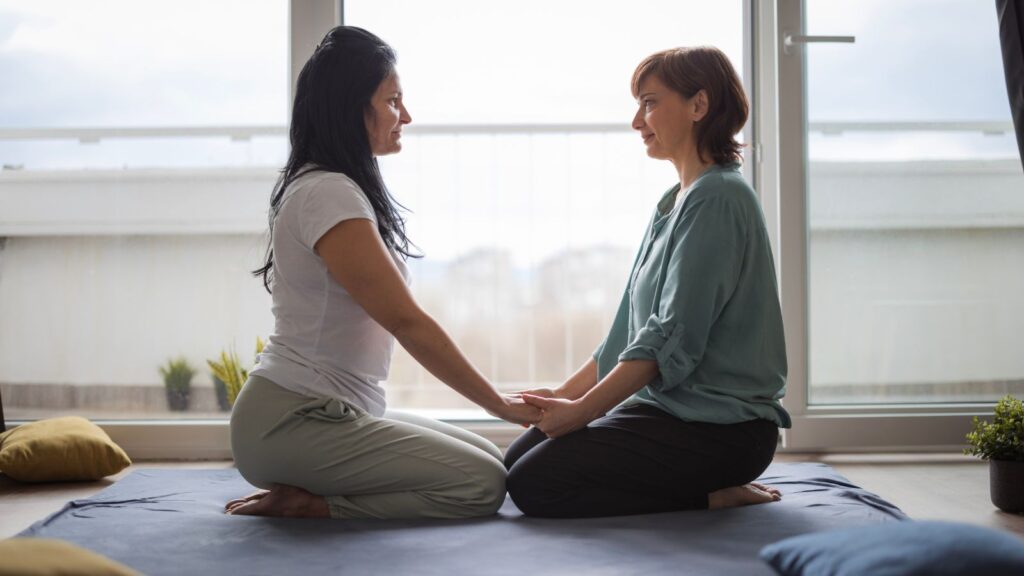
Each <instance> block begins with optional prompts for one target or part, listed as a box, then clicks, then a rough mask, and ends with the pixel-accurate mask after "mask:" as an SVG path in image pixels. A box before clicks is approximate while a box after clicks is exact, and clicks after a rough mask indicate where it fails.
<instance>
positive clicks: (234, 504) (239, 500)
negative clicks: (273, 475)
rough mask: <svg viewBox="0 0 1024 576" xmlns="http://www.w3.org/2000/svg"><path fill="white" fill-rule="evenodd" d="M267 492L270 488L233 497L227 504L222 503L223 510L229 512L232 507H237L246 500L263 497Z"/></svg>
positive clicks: (250, 500)
mask: <svg viewBox="0 0 1024 576" xmlns="http://www.w3.org/2000/svg"><path fill="white" fill-rule="evenodd" d="M269 493H270V490H260V491H259V492H253V493H252V494H249V495H248V496H246V497H245V498H235V499H234V500H231V501H229V502H228V503H227V504H225V505H224V511H225V512H231V510H232V509H233V508H238V507H239V506H241V505H242V504H245V503H246V502H252V501H253V500H259V499H260V498H263V497H264V496H266V495H267V494H269Z"/></svg>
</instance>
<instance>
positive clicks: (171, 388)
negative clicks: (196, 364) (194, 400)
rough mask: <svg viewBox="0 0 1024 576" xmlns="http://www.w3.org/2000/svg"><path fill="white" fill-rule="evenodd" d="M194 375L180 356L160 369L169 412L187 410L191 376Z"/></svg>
mask: <svg viewBox="0 0 1024 576" xmlns="http://www.w3.org/2000/svg"><path fill="white" fill-rule="evenodd" d="M195 373H196V371H195V370H194V369H193V368H192V366H189V363H188V361H187V360H185V358H183V357H181V356H179V357H177V358H172V359H170V360H168V361H167V365H166V366H161V367H160V375H161V376H163V378H164V387H165V388H166V389H167V406H168V407H169V408H170V409H171V410H174V411H177V412H181V411H184V410H188V401H189V395H190V392H191V390H192V376H194V375H195Z"/></svg>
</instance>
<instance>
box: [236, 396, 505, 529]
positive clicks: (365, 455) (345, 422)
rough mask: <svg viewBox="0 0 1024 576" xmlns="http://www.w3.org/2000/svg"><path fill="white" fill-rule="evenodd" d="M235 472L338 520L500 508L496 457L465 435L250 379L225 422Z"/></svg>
mask: <svg viewBox="0 0 1024 576" xmlns="http://www.w3.org/2000/svg"><path fill="white" fill-rule="evenodd" d="M231 448H232V450H233V451H234V457H235V464H236V465H237V467H238V471H239V472H241V474H242V476H243V477H244V478H245V479H246V480H248V481H249V483H251V484H253V485H254V486H258V487H260V488H267V489H269V488H270V487H271V486H272V485H274V484H288V485H291V486H298V487H300V488H304V489H305V490H308V491H310V492H312V493H313V494H318V495H321V496H324V497H325V498H326V500H327V503H328V505H329V506H330V510H331V516H333V517H335V518H464V517H470V516H486V515H490V514H494V513H495V512H496V511H497V510H498V508H499V507H500V506H501V504H502V502H503V501H504V499H505V466H504V465H503V464H502V456H501V451H499V450H498V448H497V447H496V446H495V445H494V444H492V443H490V442H488V441H487V440H485V439H484V438H481V437H480V436H477V435H476V434H473V433H472V432H468V431H466V430H463V429H461V428H457V427H455V426H452V425H450V424H445V423H443V422H438V421H436V420H431V419H429V418H424V417H422V416H416V415H414V414H403V413H400V412H388V413H387V414H385V415H384V417H383V418H377V417H375V416H371V415H370V414H368V413H366V411H365V410H363V409H361V408H359V407H358V406H354V405H352V404H350V403H348V402H345V401H342V400H338V399H329V398H313V397H309V396H303V395H301V394H297V393H295V392H291V391H289V390H285V389H284V388H282V387H280V386H278V385H277V384H275V383H273V382H271V381H270V380H267V379H266V378H261V377H259V376H251V377H250V378H249V380H248V381H247V382H246V384H245V386H244V387H243V388H242V392H241V393H240V394H239V395H238V399H237V400H236V401H235V406H234V409H233V410H232V413H231Z"/></svg>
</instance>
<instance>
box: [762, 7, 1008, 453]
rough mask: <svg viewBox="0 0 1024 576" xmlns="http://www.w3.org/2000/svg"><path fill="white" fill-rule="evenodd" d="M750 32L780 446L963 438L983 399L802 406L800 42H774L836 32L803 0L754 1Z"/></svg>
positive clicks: (829, 447)
mask: <svg viewBox="0 0 1024 576" xmlns="http://www.w3.org/2000/svg"><path fill="white" fill-rule="evenodd" d="M754 1H755V4H756V6H757V7H756V9H755V12H756V14H757V18H758V20H759V22H761V23H763V25H760V26H758V27H757V32H758V33H759V34H760V35H761V36H760V37H759V38H758V39H757V42H758V52H757V56H758V60H757V62H758V66H759V70H758V76H757V85H758V87H759V88H760V91H759V92H758V94H759V96H760V98H759V99H758V101H757V106H758V107H759V109H760V114H759V115H758V117H759V119H760V120H761V122H760V124H759V126H760V127H761V128H762V130H761V131H760V132H759V136H760V140H759V148H762V149H764V151H765V153H764V158H763V160H764V162H762V163H760V164H759V165H758V170H759V171H760V172H761V177H760V178H759V179H758V182H759V184H760V186H761V194H762V197H763V198H764V200H765V202H764V209H765V216H766V217H767V219H768V222H769V230H770V234H771V237H772V241H773V242H774V243H775V244H774V246H775V256H776V266H777V267H778V271H779V282H780V292H781V298H782V311H783V321H784V323H785V335H786V347H787V351H788V360H789V377H788V380H787V386H786V398H785V400H784V405H785V407H786V410H788V411H789V413H790V414H791V415H792V417H793V428H792V429H791V430H787V431H786V432H785V433H784V434H783V446H784V450H788V451H847V452H849V451H860V450H870V451H907V450H914V451H950V450H958V449H960V448H962V447H963V446H964V445H965V434H966V433H967V431H968V430H970V428H971V418H972V417H973V416H983V415H985V414H988V413H990V412H991V406H992V405H991V404H986V403H977V404H920V405H909V406H907V405H900V406H875V405H871V406H817V405H815V406H811V405H809V404H808V386H809V381H808V373H809V371H808V354H807V349H808V342H807V335H808V329H807V327H808V312H807V310H808V303H809V301H808V290H807V287H808V271H807V254H808V239H809V236H808V233H807V231H808V226H807V202H806V199H807V185H808V178H807V173H808V166H807V160H806V159H807V137H806V136H807V116H806V95H807V85H806V81H807V78H806V73H805V68H804V66H805V64H804V63H805V51H806V49H807V48H806V45H797V46H793V47H790V49H789V50H785V51H784V50H783V49H782V45H783V42H784V39H785V36H786V34H794V35H804V34H842V33H843V31H842V30H805V26H804V0H754Z"/></svg>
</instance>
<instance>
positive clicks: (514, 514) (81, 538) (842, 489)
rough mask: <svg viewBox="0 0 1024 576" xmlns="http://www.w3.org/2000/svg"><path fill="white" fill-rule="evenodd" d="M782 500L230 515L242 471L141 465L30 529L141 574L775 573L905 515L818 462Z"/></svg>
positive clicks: (799, 474)
mask: <svg viewBox="0 0 1024 576" xmlns="http://www.w3.org/2000/svg"><path fill="white" fill-rule="evenodd" d="M761 480H762V481H764V482H766V483H769V484H772V485H774V486H776V487H778V488H779V489H780V490H781V491H782V493H783V499H782V501H781V502H775V503H771V504H764V505H759V506H749V507H745V508H734V509H730V510H717V511H707V510H702V511H692V512H672V513H665V514H649V515H643V516H627V517H618V518H597V519H586V520H548V519H539V518H526V517H524V516H522V514H521V513H520V512H519V511H518V510H517V509H516V508H515V506H514V505H513V504H512V502H511V500H507V501H506V502H505V505H504V506H503V507H502V509H501V511H500V513H499V514H498V515H497V516H494V517H490V518H481V519H474V520H416V521H409V520H320V519H317V520H308V519H281V518H257V517H246V516H227V515H225V514H224V513H223V506H224V503H225V502H226V501H228V500H230V499H232V498H236V497H239V496H242V495H245V494H247V493H249V492H250V491H251V490H252V487H251V486H249V485H248V483H246V482H245V480H243V479H242V478H241V477H240V476H239V475H238V472H237V471H236V470H157V469H143V470H138V471H135V472H134V473H132V474H130V475H129V476H127V477H126V478H124V479H123V480H121V481H119V482H117V483H116V484H114V485H112V486H110V487H108V488H107V489H105V490H103V491H102V492H100V493H99V494H97V495H95V496H93V497H92V498H87V499H84V500H74V501H72V502H69V503H68V504H67V505H66V506H65V507H64V509H63V510H61V511H59V512H57V513H55V514H53V515H52V516H50V517H49V518H47V519H45V520H42V521H40V522H37V523H36V524H34V525H33V526H31V527H30V528H28V529H27V530H25V531H24V532H23V533H22V534H21V535H22V536H38V537H47V538H61V539H64V540H68V541H70V542H74V543H76V544H78V545H80V546H84V547H86V548H89V549H91V550H94V551H96V552H99V553H100V554H103V555H105V556H108V557H110V558H113V559H115V560H118V561H120V562H123V563H125V564H127V565H128V566H131V567H133V568H135V569H137V570H139V571H141V572H143V573H145V574H152V575H158V574H237V575H243V574H245V575H248V574H387V575H389V576H391V575H404V574H425V575H432V574H437V575H445V576H452V575H461V574H498V575H500V574H509V575H515V576H539V575H549V574H550V575H553V574H574V575H575V574H586V575H588V576H589V575H602V574H615V575H619V574H643V575H645V576H646V575H652V574H715V575H722V574H743V575H758V574H765V575H769V574H772V571H771V569H770V568H769V567H768V566H767V565H766V564H763V563H762V562H761V561H760V560H759V559H758V558H757V552H758V550H760V548H761V547H762V546H765V545H766V544H769V543H772V542H775V541H777V540H780V539H782V538H786V537H788V536H793V535H796V534H802V533H806V532H813V531H819V530H829V529H832V528H841V527H849V526H856V525H861V524H867V523H872V522H884V521H891V520H902V519H905V518H906V516H905V515H904V514H903V512H901V511H900V510H899V509H898V508H896V507H895V506H893V505H892V504H890V503H888V502H886V501H885V500H883V499H882V498H880V497H878V496H877V495H875V494H872V493H870V492H867V491H866V490H863V489H861V488H858V487H857V486H854V485H853V484H851V483H850V482H849V481H848V480H847V479H845V478H843V477H842V476H840V475H839V474H838V473H836V471H835V470H833V469H832V468H829V467H828V466H826V465H824V464H803V463H801V464H773V465H772V466H771V467H770V468H769V469H768V471H767V472H766V473H765V474H764V475H763V476H762V477H761Z"/></svg>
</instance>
